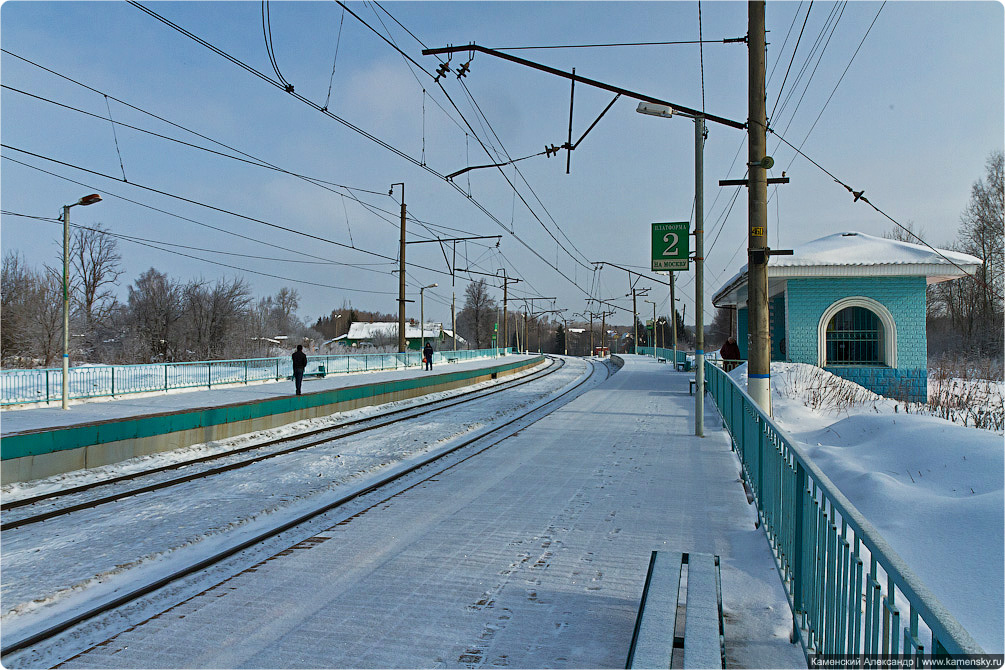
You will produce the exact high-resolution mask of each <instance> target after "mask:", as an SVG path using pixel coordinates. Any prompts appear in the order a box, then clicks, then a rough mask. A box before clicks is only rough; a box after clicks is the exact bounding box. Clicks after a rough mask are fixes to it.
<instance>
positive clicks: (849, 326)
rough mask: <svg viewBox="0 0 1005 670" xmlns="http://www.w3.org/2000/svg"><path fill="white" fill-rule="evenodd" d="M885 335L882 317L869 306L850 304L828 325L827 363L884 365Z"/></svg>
mask: <svg viewBox="0 0 1005 670" xmlns="http://www.w3.org/2000/svg"><path fill="white" fill-rule="evenodd" d="M882 337H883V327H882V326H881V325H880V321H879V317H877V316H876V315H875V314H874V313H872V312H871V311H869V310H868V309H866V308H865V307H846V308H844V309H842V310H841V311H840V312H838V313H837V314H835V315H834V317H833V318H832V319H831V320H830V323H828V324H827V364H828V365H876V364H882V363H883V358H882V351H883V346H882Z"/></svg>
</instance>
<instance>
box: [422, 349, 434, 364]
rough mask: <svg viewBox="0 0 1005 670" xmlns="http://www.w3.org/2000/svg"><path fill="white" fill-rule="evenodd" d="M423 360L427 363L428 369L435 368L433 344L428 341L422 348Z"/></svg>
mask: <svg viewBox="0 0 1005 670" xmlns="http://www.w3.org/2000/svg"><path fill="white" fill-rule="evenodd" d="M422 360H423V361H424V362H425V363H426V369H427V370H432V369H433V345H431V344H430V343H429V342H426V346H424V347H423V348H422Z"/></svg>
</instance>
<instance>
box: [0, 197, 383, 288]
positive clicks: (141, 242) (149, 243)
mask: <svg viewBox="0 0 1005 670" xmlns="http://www.w3.org/2000/svg"><path fill="white" fill-rule="evenodd" d="M0 214H6V215H8V216H19V217H26V218H30V219H37V220H40V221H46V222H49V223H56V224H59V225H62V221H61V220H59V219H53V218H47V217H42V216H30V215H27V214H19V213H17V212H9V211H3V212H0ZM70 226H71V227H73V228H79V229H81V230H90V231H93V232H97V233H101V234H103V235H108V236H109V237H115V238H119V239H123V240H125V241H127V242H132V243H133V244H138V245H140V246H144V247H149V248H151V249H156V250H157V251H163V252H166V253H170V254H175V255H177V256H183V257H185V258H190V259H193V260H197V261H200V262H203V263H210V264H211V265H219V266H221V267H225V268H230V269H232V270H240V271H241V272H250V273H251V274H256V275H261V276H263V277H269V278H271V279H282V280H284V281H290V282H295V283H298V284H307V285H309V286H318V287H321V288H330V289H336V290H339V291H350V292H355V293H371V294H380V295H395V294H396V293H397V291H373V290H369V289H356V288H349V287H347V286H333V285H331V284H322V283H320V282H312V281H307V280H305V279H295V278H293V277H288V276H281V275H274V274H270V273H268V272H260V271H258V270H252V269H250V268H247V267H242V266H237V265H230V264H229V263H221V262H220V261H214V260H211V259H209V258H201V257H199V256H193V255H192V254H186V253H184V252H181V251H174V250H172V249H165V248H163V247H161V246H158V245H160V244H169V243H167V242H157V241H153V240H145V239H143V238H140V237H133V236H130V235H122V234H119V233H113V232H110V231H107V230H98V229H96V228H89V227H87V226H81V225H78V224H73V223H71V224H70ZM170 246H181V245H174V244H172V245H170ZM185 248H190V247H185ZM200 251H209V252H212V253H223V252H214V251H212V250H209V249H200Z"/></svg>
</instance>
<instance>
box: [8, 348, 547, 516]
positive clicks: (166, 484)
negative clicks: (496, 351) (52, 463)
mask: <svg viewBox="0 0 1005 670" xmlns="http://www.w3.org/2000/svg"><path fill="white" fill-rule="evenodd" d="M549 360H550V361H552V362H551V364H549V366H548V367H547V368H545V369H544V370H538V371H536V372H532V373H530V374H529V375H526V376H524V377H520V378H519V379H517V380H512V381H507V382H502V383H501V384H500V385H499V386H495V387H493V388H492V389H489V390H486V389H475V390H472V391H464V392H462V393H459V394H456V395H453V396H451V397H449V398H441V399H439V400H432V401H429V402H426V403H422V404H420V405H417V406H416V405H413V406H411V407H404V408H401V409H396V410H391V411H388V412H383V413H381V414H378V415H375V416H369V417H364V418H360V419H354V420H351V421H346V422H344V423H340V424H338V425H336V426H328V427H325V428H319V429H316V430H312V431H308V432H306V433H299V434H296V435H290V436H287V437H281V438H278V439H275V440H270V441H267V442H262V443H258V444H252V445H246V446H243V447H239V448H236V449H231V450H228V451H226V452H221V453H218V454H209V455H206V456H201V457H199V458H194V459H191V460H188V461H184V462H181V463H171V464H168V465H164V466H161V467H157V468H152V469H150V470H144V471H142V472H134V473H130V474H126V475H121V476H118V477H113V478H111V479H106V480H102V481H99V482H90V483H88V484H81V485H80V486H76V487H73V488H68V489H63V490H60V491H52V492H50V493H43V494H39V495H37V496H33V497H31V498H23V499H21V500H15V501H12V502H9V503H3V504H0V511H4V510H9V509H14V508H17V507H24V506H27V505H31V504H36V503H39V502H43V501H45V500H53V499H58V498H61V497H64V496H69V495H73V494H76V493H81V492H83V491H86V490H90V489H93V488H97V487H99V486H105V485H113V484H118V483H121V482H124V481H132V480H136V479H139V478H141V477H146V476H149V475H153V474H157V473H160V472H166V471H169V470H177V469H180V468H184V467H188V466H190V465H196V464H199V463H205V462H208V461H213V460H219V459H223V458H227V457H230V456H233V455H235V454H240V453H244V452H248V451H253V450H260V449H269V448H271V447H274V446H276V445H279V444H283V443H284V442H292V441H295V440H302V439H305V438H309V437H313V436H316V435H320V434H328V433H336V432H338V431H341V430H342V429H344V428H346V427H348V426H353V425H357V424H360V423H367V422H374V421H379V420H381V419H384V418H386V417H389V416H394V415H397V414H404V413H406V412H409V413H410V414H406V415H405V416H399V417H397V418H394V419H391V420H390V421H384V422H383V423H374V424H373V425H367V426H364V427H362V428H357V429H355V430H350V431H347V432H338V434H336V435H326V437H324V438H321V439H318V440H314V441H312V442H308V443H306V444H298V445H295V446H292V447H287V448H285V449H280V450H278V451H273V452H269V453H267V454H261V455H259V456H255V457H253V458H248V459H244V460H241V461H236V462H234V463H228V464H226V465H220V466H217V467H215V468H210V469H208V470H202V471H199V472H195V473H192V474H188V475H184V476H181V477H175V478H173V479H167V480H164V481H162V482H156V483H153V484H147V485H145V486H141V487H138V488H134V489H129V490H128V491H120V492H117V493H112V494H110V495H107V496H102V497H99V498H92V499H90V500H85V501H83V502H80V503H76V504H74V505H68V506H66V507H60V508H58V509H54V510H49V511H46V512H41V513H39V514H34V515H30V516H26V517H23V518H20V519H15V520H14V521H7V522H2V521H0V531H4V530H13V529H15V528H20V527H22V526H27V525H30V524H33V523H38V522H41V521H45V520H47V519H52V518H55V517H59V516H64V515H66V514H70V513H71V512H77V511H80V510H83V509H90V508H93V507H97V506H98V505H103V504H106V503H110V502H117V501H119V500H122V499H124V498H129V497H131V496H135V495H139V494H141V493H149V492H151V491H157V490H160V489H165V488H170V487H171V486H177V485H178V484H184V483H185V482H189V481H192V480H195V479H202V478H204V477H210V476H212V475H217V474H220V473H222V472H229V471H231V470H237V469H239V468H243V467H246V466H248V465H253V464H255V463H258V462H260V461H264V460H267V459H269V458H274V457H276V456H283V455H286V454H289V453H293V452H296V451H302V450H304V449H309V448H311V447H316V446H318V445H320V444H324V443H325V442H330V441H333V440H339V439H342V438H345V437H350V436H352V435H358V434H359V433H364V432H367V431H370V430H377V429H378V428H383V427H385V426H389V425H391V424H394V423H398V422H400V421H407V420H408V419H410V418H412V417H413V416H414V415H417V414H420V413H426V412H438V411H441V410H444V409H449V408H451V407H454V406H456V405H460V404H462V403H467V402H473V401H475V400H480V399H482V398H485V397H488V396H490V395H494V394H496V393H501V392H503V391H508V390H510V389H512V388H515V387H517V386H521V385H523V384H529V383H530V382H532V381H537V380H539V379H542V378H544V377H546V376H548V375H550V374H552V373H554V372H557V371H558V370H560V369H561V368H562V367H564V365H565V362H564V361H561V360H560V359H554V358H551V359H549ZM555 360H559V362H560V363H561V364H560V365H559V366H558V367H557V368H554V369H553V368H552V366H553V365H554V364H555V363H554V361H555ZM466 396H473V397H466ZM458 398H461V399H458ZM434 405H439V406H438V407H435V406H434Z"/></svg>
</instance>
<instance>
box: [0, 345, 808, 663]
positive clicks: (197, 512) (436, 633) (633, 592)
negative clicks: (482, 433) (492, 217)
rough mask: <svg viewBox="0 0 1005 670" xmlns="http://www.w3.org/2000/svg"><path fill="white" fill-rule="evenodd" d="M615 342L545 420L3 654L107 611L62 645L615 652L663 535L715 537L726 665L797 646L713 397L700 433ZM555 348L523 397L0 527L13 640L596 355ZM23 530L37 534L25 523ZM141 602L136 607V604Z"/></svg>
mask: <svg viewBox="0 0 1005 670" xmlns="http://www.w3.org/2000/svg"><path fill="white" fill-rule="evenodd" d="M625 358H626V359H631V360H629V361H628V362H627V363H626V367H625V369H622V370H621V371H620V372H618V374H615V375H614V376H613V377H611V378H610V379H609V380H607V381H606V382H604V383H601V380H602V379H603V376H604V375H599V376H598V378H597V379H596V380H595V381H594V383H593V385H592V386H593V388H592V389H591V390H586V392H584V393H583V394H582V395H581V396H579V397H578V398H577V399H576V400H574V401H572V402H570V403H569V404H568V405H565V406H564V407H562V408H561V409H559V410H558V411H555V412H554V413H553V414H550V415H549V416H547V417H546V418H545V419H543V420H542V421H540V422H539V423H536V424H533V425H528V426H526V427H523V428H521V427H520V426H514V427H512V430H514V431H518V432H516V433H515V434H514V436H513V437H511V438H510V439H508V440H506V441H505V442H503V443H502V444H500V445H499V446H498V447H494V448H492V449H488V450H487V451H485V452H484V453H479V454H478V456H477V457H476V458H471V459H470V460H466V461H464V462H463V463H458V465H457V466H456V467H453V468H451V469H449V470H444V471H442V472H440V473H438V474H436V475H434V476H432V477H429V475H428V474H427V475H422V477H426V479H425V480H422V481H415V482H411V483H406V484H402V485H401V486H402V488H401V490H400V491H399V492H397V493H394V492H391V493H384V494H382V495H381V496H379V497H378V498H377V499H376V500H371V501H369V502H366V503H363V502H361V503H359V504H358V505H355V507H354V506H353V505H350V507H353V508H352V509H348V510H340V511H339V512H338V513H337V518H328V519H327V520H323V522H322V521H319V522H318V523H317V524H313V525H314V527H313V528H307V529H303V530H301V529H298V530H297V532H298V533H300V535H298V537H295V538H285V539H283V540H282V541H276V542H273V543H271V545H270V546H267V547H263V548H261V549H258V548H257V547H256V552H257V554H256V556H255V557H252V558H248V559H245V558H243V557H242V558H241V559H240V560H241V564H240V565H238V566H237V567H236V569H235V567H234V566H233V565H230V566H227V567H226V569H224V568H219V569H216V568H214V569H215V570H216V572H215V574H209V575H207V576H206V577H205V578H203V577H201V576H200V577H199V578H198V579H199V580H201V581H197V582H195V583H192V584H186V585H184V586H178V587H177V588H175V589H174V591H173V592H172V594H171V595H170V597H166V596H165V597H161V596H157V598H158V600H154V601H152V602H150V603H149V604H144V605H143V607H144V608H145V609H142V610H141V611H136V608H133V611H132V612H130V613H129V615H128V620H125V618H124V619H123V620H121V621H118V622H111V621H106V622H105V623H106V624H107V626H108V628H106V629H105V630H104V631H99V630H95V629H93V628H87V629H84V630H81V631H74V633H73V634H72V635H71V636H69V637H68V639H66V640H64V641H63V643H62V644H64V645H65V646H63V648H62V649H57V650H55V651H54V652H53V653H52V654H48V653H47V652H27V653H24V654H15V655H13V657H5V658H4V661H5V665H7V666H8V667H49V665H52V664H53V663H57V662H60V661H62V660H64V659H65V658H66V652H67V651H70V653H72V650H79V649H87V648H88V647H91V646H92V645H95V644H98V643H101V642H103V641H105V640H108V638H109V635H110V634H111V633H112V632H114V631H116V630H121V631H123V632H122V633H121V634H119V635H116V637H115V638H114V639H113V640H111V641H109V642H108V643H107V644H101V645H100V646H98V647H95V648H93V649H90V650H89V651H88V652H87V653H85V654H84V655H82V656H80V657H76V658H74V659H73V660H72V661H71V662H70V665H72V666H73V667H80V668H109V667H119V668H135V667H466V666H473V665H481V666H503V665H508V666H509V667H620V666H621V665H622V664H623V663H624V658H625V656H626V655H627V651H628V644H629V642H630V640H631V636H632V630H633V625H634V620H635V615H636V613H637V610H638V603H639V597H640V595H641V591H642V587H643V584H644V581H645V574H646V565H647V563H648V560H649V555H650V552H651V551H652V550H653V549H661V550H666V551H671V552H680V551H692V552H704V553H713V554H718V555H720V556H721V557H722V584H723V607H724V610H725V616H726V631H727V633H726V634H727V638H728V641H727V655H728V658H729V661H730V663H731V664H732V665H733V666H734V667H802V666H804V664H805V660H804V658H803V656H802V653H801V651H800V649H799V646H798V645H793V644H790V643H789V641H788V635H789V626H790V624H791V615H790V613H789V611H788V607H787V604H786V601H785V596H784V593H783V591H782V587H781V584H780V582H779V580H778V576H777V573H776V572H775V568H774V563H773V561H772V558H771V554H770V550H769V548H768V545H767V543H766V542H765V539H764V531H763V530H758V529H755V526H754V523H753V520H754V515H753V510H752V508H751V507H750V506H749V505H747V503H746V500H745V498H744V495H743V490H742V487H741V485H740V481H739V479H738V478H737V474H736V473H737V470H736V461H735V456H734V454H733V453H732V452H731V451H730V449H729V442H728V439H727V438H726V436H725V434H724V433H723V431H722V430H721V428H720V427H719V425H718V423H717V422H716V420H715V419H716V416H715V410H714V408H712V407H710V404H709V403H706V405H705V408H706V415H705V419H706V425H707V426H708V428H707V430H706V437H705V438H697V437H695V436H694V435H693V425H694V424H693V417H692V416H690V413H691V412H693V407H694V398H693V397H692V396H690V395H689V394H688V391H687V387H688V384H687V379H688V377H687V375H684V374H681V373H676V372H672V371H671V370H670V368H669V366H666V365H659V364H657V363H656V362H655V361H652V359H645V358H641V357H628V356H626V357H625ZM568 362H569V364H568V365H567V366H566V368H563V371H562V372H560V373H557V374H556V375H553V376H552V377H550V378H549V379H550V380H551V381H550V382H549V383H548V385H547V386H549V387H548V388H542V386H544V385H543V384H538V383H537V382H535V384H531V385H528V386H525V387H521V388H523V389H525V390H524V391H522V392H521V393H522V395H523V397H522V398H521V397H519V395H520V394H516V396H514V395H510V394H509V393H506V394H500V395H498V396H494V397H493V398H494V399H493V400H491V401H486V403H484V404H483V405H482V406H481V407H480V409H478V408H475V409H461V408H455V409H456V410H459V411H453V410H452V411H451V412H450V413H449V415H448V416H438V415H434V414H429V415H428V416H427V418H426V421H425V422H417V423H415V424H409V426H408V427H406V428H405V429H401V428H398V429H396V430H391V431H387V432H386V434H384V435H380V436H376V437H374V438H369V439H366V440H363V439H359V440H356V441H349V442H348V443H345V444H343V445H342V446H340V447H335V446H333V447H331V448H325V447H320V448H313V449H312V450H311V453H310V454H309V455H295V456H294V457H293V458H291V459H289V462H288V463H285V464H282V463H273V464H268V465H267V464H264V463H263V464H259V465H256V466H251V467H249V468H245V469H243V470H242V471H239V472H241V474H240V475H237V476H234V477H227V478H226V479H224V478H221V479H219V481H218V483H217V484H216V485H214V486H205V485H204V486H203V487H201V489H196V488H189V489H186V494H185V495H179V494H178V491H177V490H176V491H174V495H173V496H159V495H158V494H156V493H154V494H150V495H144V496H143V498H144V499H143V500H142V503H143V504H142V505H138V506H137V507H135V508H129V509H123V510H122V511H121V512H119V513H115V512H114V511H111V510H108V511H106V512H105V513H104V514H100V513H92V512H84V513H82V516H81V517H79V518H78V520H77V522H76V523H72V522H68V519H69V518H70V517H64V518H62V520H61V519H53V520H50V521H52V522H53V523H52V525H51V527H47V528H39V527H34V529H33V527H31V526H29V527H25V528H24V529H15V530H14V531H11V532H10V538H11V540H10V541H8V538H7V537H6V536H7V535H8V532H7V531H5V532H4V535H5V537H4V547H3V550H4V551H3V562H4V564H3V568H4V580H3V582H4V583H3V588H4V589H5V591H4V610H5V613H4V620H2V621H0V624H3V628H2V633H3V636H4V638H5V641H7V639H8V636H11V639H16V638H17V637H19V636H20V635H21V634H22V633H25V632H28V631H30V630H34V629H36V628H37V627H38V626H41V625H45V623H46V619H47V618H49V619H51V618H52V617H54V615H56V614H57V613H58V614H60V615H64V614H67V613H69V612H70V611H73V609H74V607H79V606H81V604H82V602H83V601H86V600H88V599H89V597H90V596H93V595H98V594H101V595H103V596H104V597H106V598H107V597H111V596H112V595H115V593H116V592H119V593H121V591H122V590H123V589H126V588H128V587H129V586H130V582H131V581H135V580H137V579H138V578H140V577H141V573H142V572H143V571H144V570H145V571H146V572H147V576H149V575H159V574H164V573H167V572H168V571H170V570H171V569H172V565H171V564H172V563H176V562H177V561H178V560H179V559H183V558H192V557H194V556H197V555H199V554H205V553H208V552H209V551H210V549H211V548H212V546H213V544H214V543H219V542H221V541H222V539H224V538H225V539H227V540H228V541H232V540H233V538H234V537H235V536H242V535H243V536H245V537H246V536H249V535H251V534H252V532H253V531H254V530H255V529H256V527H261V526H262V525H265V524H268V523H273V524H275V523H276V522H277V518H281V517H289V516H291V515H293V514H295V513H296V512H297V510H298V507H302V506H305V505H304V503H305V501H306V502H309V503H311V504H314V503H316V502H317V500H318V499H319V498H322V497H324V496H327V495H339V494H338V493H336V492H335V489H338V488H346V487H347V486H353V485H356V486H358V485H359V484H360V483H362V481H363V480H365V479H367V478H369V477H372V470H371V468H380V467H381V464H383V463H390V462H392V461H395V460H397V462H398V463H399V464H402V463H404V461H406V460H408V459H409V458H413V457H414V454H417V453H421V452H427V451H428V450H430V449H435V448H438V447H439V446H441V445H440V443H441V442H442V439H443V437H444V436H445V435H446V434H451V433H454V432H470V430H471V429H473V428H476V427H477V425H478V424H480V423H483V422H487V421H489V420H495V419H497V418H502V417H505V416H506V415H507V414H511V413H512V409H511V408H512V407H513V406H514V405H521V404H526V403H534V402H537V401H538V400H546V399H547V398H550V397H552V396H553V395H554V394H555V393H556V392H560V387H561V386H562V385H561V384H559V385H558V386H559V388H558V389H556V386H555V383H554V382H556V381H557V380H556V377H559V375H565V379H566V381H567V382H568V381H571V377H574V376H577V375H579V374H583V373H585V368H586V366H588V365H593V363H589V362H587V361H583V360H582V359H568ZM577 369H578V370H579V371H580V372H579V373H577V372H576V370H577ZM531 386H534V387H535V388H533V389H532V388H530V387H531ZM534 396H537V399H535V398H534ZM518 429H519V430H518ZM400 459H403V460H400ZM350 462H352V467H346V466H347V465H348V464H349V463H350ZM399 466H400V465H399ZM391 467H396V466H395V465H393V464H392V465H391ZM353 471H355V472H361V473H362V474H361V476H354V475H353V474H352V472H353ZM368 472H369V473H371V474H367V473H368ZM319 474H320V475H321V476H320V477H318V475H319ZM19 493H20V494H24V493H27V489H26V488H24V489H22V491H20V492H19ZM280 494H281V495H280ZM308 497H310V498H312V500H309V501H307V498H308ZM378 501H379V502H378ZM137 502H139V501H137ZM176 508H177V509H176ZM328 516H329V517H335V516H336V513H334V512H333V513H332V514H331V515H328ZM85 517H86V518H85ZM350 521H351V523H350ZM308 525H311V524H308ZM41 526H49V522H46V523H45V524H41ZM21 530H25V531H28V532H29V533H31V534H36V537H35V538H34V541H29V540H28V539H25V540H18V539H17V535H18V531H21ZM290 533H293V531H290ZM186 543H187V544H186ZM38 548H41V549H42V553H39V552H33V550H34V549H38ZM8 552H10V554H9V555H8ZM235 560H236V557H235ZM49 562H52V563H53V565H49V564H48V563H49ZM56 563H59V565H56ZM247 568H250V570H247ZM210 572H212V570H211V571H210ZM89 576H90V577H89ZM40 579H42V580H44V583H43V584H33V581H38V580H40ZM116 589H118V591H116ZM38 596H43V597H42V598H41V599H40V600H39V601H38V602H31V601H30V600H31V599H32V598H35V597H38ZM19 603H20V604H22V606H21V607H17V605H18V604H19ZM148 617H152V618H150V620H149V621H148V622H147V623H148V624H149V625H147V624H142V625H135V624H136V622H137V621H142V620H143V619H147V618H148Z"/></svg>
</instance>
